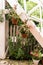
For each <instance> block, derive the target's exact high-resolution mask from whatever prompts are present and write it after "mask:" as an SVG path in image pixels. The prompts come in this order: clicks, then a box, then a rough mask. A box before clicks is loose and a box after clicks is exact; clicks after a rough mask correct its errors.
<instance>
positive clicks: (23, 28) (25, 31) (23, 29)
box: [20, 25, 28, 38]
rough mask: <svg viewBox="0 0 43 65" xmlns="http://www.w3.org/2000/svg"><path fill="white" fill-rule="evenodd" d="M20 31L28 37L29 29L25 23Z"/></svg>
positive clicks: (24, 36)
mask: <svg viewBox="0 0 43 65" xmlns="http://www.w3.org/2000/svg"><path fill="white" fill-rule="evenodd" d="M20 32H21V34H22V37H23V38H26V37H27V33H28V31H27V28H26V27H25V25H22V26H21V29H20Z"/></svg>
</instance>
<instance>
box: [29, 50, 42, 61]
mask: <svg viewBox="0 0 43 65" xmlns="http://www.w3.org/2000/svg"><path fill="white" fill-rule="evenodd" d="M30 54H31V55H32V57H33V59H37V60H39V59H41V58H42V53H41V51H40V50H37V49H36V50H34V51H31V52H30Z"/></svg>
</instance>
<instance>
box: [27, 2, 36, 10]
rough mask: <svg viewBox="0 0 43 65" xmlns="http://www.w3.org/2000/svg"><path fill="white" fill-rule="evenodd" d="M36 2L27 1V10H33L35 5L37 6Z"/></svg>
mask: <svg viewBox="0 0 43 65" xmlns="http://www.w3.org/2000/svg"><path fill="white" fill-rule="evenodd" d="M36 5H37V4H36V3H33V2H31V1H27V2H26V6H27V11H29V10H31V9H32V8H33V7H34V6H36Z"/></svg>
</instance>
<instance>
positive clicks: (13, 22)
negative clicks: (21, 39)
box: [11, 17, 18, 25]
mask: <svg viewBox="0 0 43 65" xmlns="http://www.w3.org/2000/svg"><path fill="white" fill-rule="evenodd" d="M11 20H12V24H14V25H17V23H18V21H17V19H15V18H14V17H12V19H11Z"/></svg>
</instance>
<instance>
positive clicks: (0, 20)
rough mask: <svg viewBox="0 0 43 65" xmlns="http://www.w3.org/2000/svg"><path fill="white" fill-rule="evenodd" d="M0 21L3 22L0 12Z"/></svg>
mask: <svg viewBox="0 0 43 65" xmlns="http://www.w3.org/2000/svg"><path fill="white" fill-rule="evenodd" d="M0 22H3V14H0Z"/></svg>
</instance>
